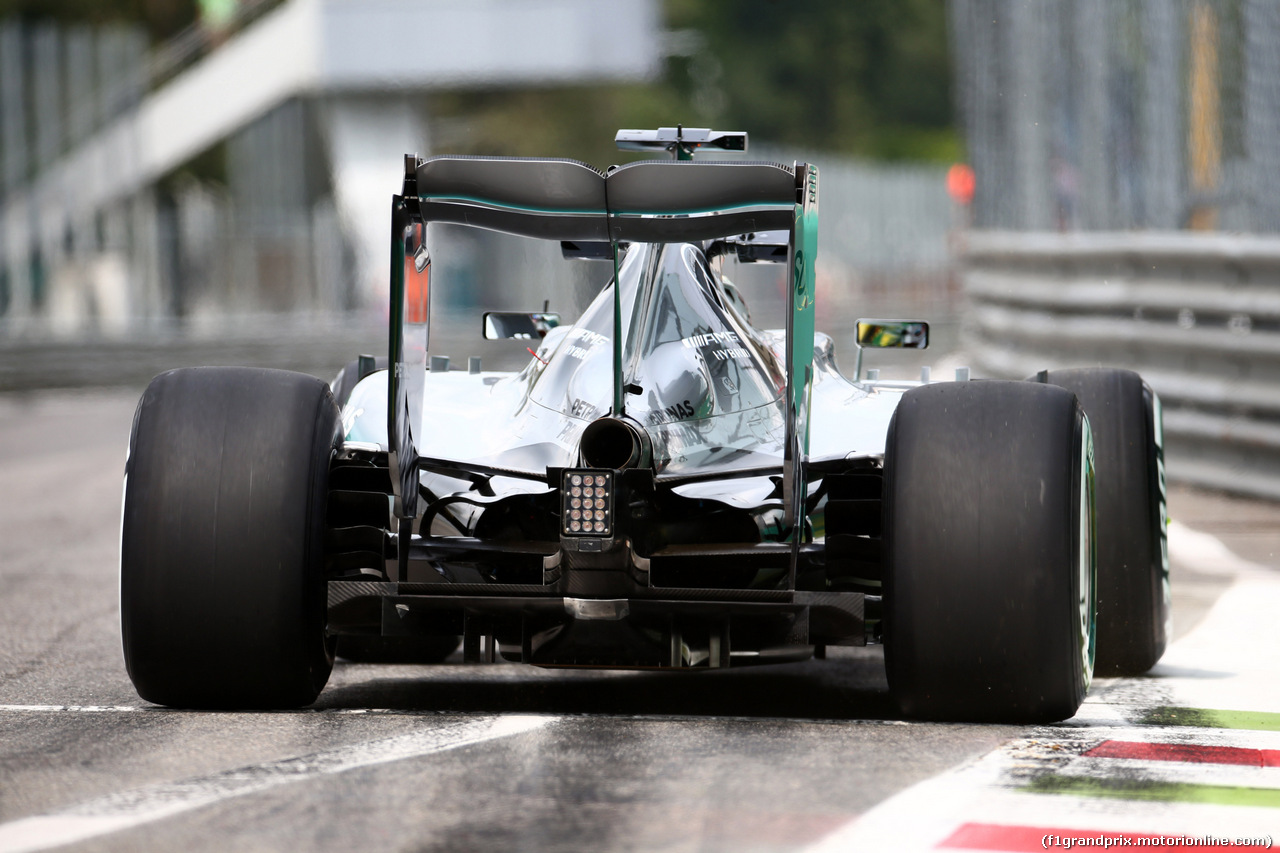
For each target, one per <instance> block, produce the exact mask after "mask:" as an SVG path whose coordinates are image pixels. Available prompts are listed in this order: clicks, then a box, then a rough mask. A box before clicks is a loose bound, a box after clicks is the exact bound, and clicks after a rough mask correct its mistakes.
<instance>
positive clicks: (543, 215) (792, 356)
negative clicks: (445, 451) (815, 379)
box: [387, 156, 818, 524]
mask: <svg viewBox="0 0 1280 853" xmlns="http://www.w3.org/2000/svg"><path fill="white" fill-rule="evenodd" d="M817 181H818V172H817V168H816V167H815V166H811V165H808V164H796V165H795V166H785V165H782V164H779V163H758V162H748V161H736V162H720V163H693V162H688V161H670V160H646V161H640V162H637V163H631V164H629V165H626V166H621V167H618V168H613V169H610V170H609V171H608V172H602V171H600V170H599V169H596V168H595V167H593V166H590V165H588V164H586V163H582V162H579V161H576V160H560V159H542V158H516V157H459V156H444V157H432V158H429V159H426V160H419V159H418V158H416V157H406V158H405V178H404V187H403V191H402V194H401V195H399V196H395V197H394V198H393V201H392V234H391V238H392V239H391V243H392V257H391V314H390V321H391V330H390V331H391V334H390V361H391V363H392V365H393V369H392V371H391V379H390V383H391V384H390V387H389V389H388V390H389V395H388V398H389V399H388V413H387V421H388V423H387V427H388V438H389V440H390V451H391V456H392V480H393V483H394V485H395V487H396V490H397V491H396V513H397V514H398V515H400V517H401V518H412V517H413V514H414V510H415V509H416V504H417V488H416V479H415V478H416V466H417V460H418V454H417V451H416V446H415V445H416V442H415V440H414V438H415V436H421V435H422V432H421V429H422V424H421V422H420V421H421V411H422V406H421V381H422V378H423V374H424V372H425V366H426V334H427V311H428V309H429V298H428V295H427V294H428V291H429V286H428V283H427V280H426V279H423V274H424V270H425V271H426V274H427V275H429V270H430V256H429V255H428V254H427V252H426V247H425V245H423V242H422V237H423V226H424V225H425V224H426V223H429V222H449V223H456V224H462V225H469V226H473V227H477V228H486V229H490V230H494V231H502V232H505V233H509V234H516V235H520V236H524V237H539V238H543V239H548V240H559V241H562V242H563V241H592V242H609V243H613V244H617V243H621V242H633V243H672V242H686V241H689V242H692V241H700V240H709V239H713V238H717V237H724V236H728V235H734V234H743V233H748V232H755V231H779V230H785V231H788V232H790V234H791V264H790V267H791V277H792V285H791V288H790V290H789V298H788V302H789V308H790V311H789V318H788V338H789V340H788V347H787V359H786V360H787V370H788V388H787V401H788V415H787V432H788V441H787V451H788V458H787V460H786V465H785V468H784V472H786V475H785V477H784V491H785V492H786V493H787V494H786V497H787V500H786V503H787V511H788V515H789V516H792V517H793V518H795V520H796V522H797V524H798V522H799V519H800V517H801V516H802V514H803V510H802V504H803V500H802V498H803V495H804V494H805V490H804V482H803V470H802V466H801V464H800V461H801V460H802V459H803V457H804V455H805V454H806V453H807V450H808V393H809V392H808V389H809V384H810V377H811V374H812V360H813V258H814V253H815V249H816V241H817ZM612 254H613V257H614V259H615V260H614V264H615V267H616V265H617V260H616V259H617V257H618V253H617V252H616V251H614V252H613V253H612ZM615 272H616V270H615ZM616 299H617V291H616V289H615V300H616ZM620 315H621V312H620V311H619V310H617V305H616V303H615V311H614V324H615V325H614V331H615V334H614V352H615V370H614V385H615V392H614V401H615V407H614V410H615V412H621V411H622V406H623V389H622V386H621V337H622V335H621V329H620V328H619V325H620ZM797 495H798V496H800V498H801V500H796V499H795V497H796V496H797Z"/></svg>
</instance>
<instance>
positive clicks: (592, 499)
mask: <svg viewBox="0 0 1280 853" xmlns="http://www.w3.org/2000/svg"><path fill="white" fill-rule="evenodd" d="M560 494H561V499H562V506H561V520H562V521H563V525H562V527H561V530H562V531H563V532H564V533H565V534H566V535H568V536H610V535H612V531H613V472H612V471H593V470H584V469H578V470H573V471H565V472H564V485H563V487H562V488H561V490H560Z"/></svg>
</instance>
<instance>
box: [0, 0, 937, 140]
mask: <svg viewBox="0 0 1280 853" xmlns="http://www.w3.org/2000/svg"><path fill="white" fill-rule="evenodd" d="M229 3H232V0H0V19H4V18H6V17H14V16H17V17H21V18H23V19H25V20H27V21H32V22H34V21H37V20H51V21H56V22H59V23H90V24H99V25H100V24H107V23H119V22H131V23H141V24H142V25H144V26H145V28H146V30H147V33H148V34H149V36H150V38H151V40H152V42H153V44H155V45H157V46H158V45H160V44H161V43H163V42H165V41H167V40H170V39H174V38H178V37H182V36H183V35H184V34H185V33H189V32H190V31H191V30H192V29H195V28H200V27H201V25H202V24H203V25H205V27H206V28H207V26H208V25H210V24H214V25H216V23H217V21H218V20H219V19H220V18H223V17H225V16H226V14H227V8H226V7H227V6H228V5H229ZM242 5H244V4H243V3H242ZM255 5H269V4H255ZM664 11H665V25H666V29H667V30H668V32H669V38H670V40H671V43H670V44H669V45H668V46H667V49H668V53H669V54H670V55H669V56H668V57H667V59H666V61H665V69H664V73H663V74H662V75H661V77H660V78H659V79H658V80H656V81H653V82H650V83H644V84H626V85H616V84H615V85H594V86H584V85H575V86H559V87H551V88H534V89H520V90H513V89H510V88H506V89H504V90H501V91H499V90H474V89H473V90H460V91H459V90H454V91H449V92H447V93H438V94H435V95H433V96H431V97H432V100H433V103H432V105H431V113H432V115H433V116H435V117H436V120H437V122H439V124H438V125H437V126H438V128H439V129H440V130H441V131H442V132H441V134H440V135H439V136H438V137H437V138H436V139H435V140H434V142H435V146H434V147H435V148H436V150H437V151H452V152H455V153H468V154H506V155H546V154H550V153H555V154H559V155H562V156H572V157H577V158H580V159H583V160H586V161H588V162H592V163H596V164H600V165H606V164H608V163H612V162H616V161H618V160H619V159H625V157H626V155H621V154H620V153H619V152H618V151H617V150H616V149H615V148H614V146H613V142H612V140H613V134H614V132H615V131H616V130H617V129H618V128H619V127H657V126H659V125H673V124H675V123H677V122H680V123H683V124H685V125H687V126H695V127H704V126H710V127H717V128H725V129H741V130H747V131H749V132H750V133H751V135H752V139H753V141H757V142H767V143H769V144H771V145H774V146H782V147H786V148H790V149H794V148H800V149H805V150H817V151H823V152H831V153H837V154H844V155H849V156H854V157H858V158H864V159H874V160H886V161H902V160H909V161H916V162H919V161H929V162H939V163H945V162H954V161H955V160H957V159H960V154H961V150H962V146H961V142H960V134H959V133H958V132H957V129H956V122H955V114H954V113H955V110H954V106H953V98H952V93H951V70H950V69H951V61H950V57H949V55H948V44H947V18H946V3H945V0H859V2H857V3H851V2H848V0H665V2H664ZM626 36H627V34H626V33H625V32H620V33H618V38H626ZM197 165H198V164H197Z"/></svg>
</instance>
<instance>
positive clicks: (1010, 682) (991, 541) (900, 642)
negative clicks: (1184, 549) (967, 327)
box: [884, 382, 1094, 723]
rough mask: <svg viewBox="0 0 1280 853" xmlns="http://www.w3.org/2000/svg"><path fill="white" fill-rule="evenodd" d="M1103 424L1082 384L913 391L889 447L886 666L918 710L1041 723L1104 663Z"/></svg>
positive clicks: (899, 695) (1068, 708)
mask: <svg viewBox="0 0 1280 853" xmlns="http://www.w3.org/2000/svg"><path fill="white" fill-rule="evenodd" d="M1091 453H1092V450H1091V442H1090V436H1089V425H1088V421H1087V420H1086V419H1085V417H1084V414H1083V412H1082V410H1081V409H1080V406H1079V404H1078V403H1077V401H1076V399H1075V395H1073V394H1072V393H1071V392H1069V391H1065V390H1063V389H1060V388H1055V387H1053V386H1047V385H1035V384H1031V383H1026V382H953V383H938V384H935V385H925V386H920V387H918V388H914V389H912V390H910V391H908V392H907V393H906V394H905V395H903V398H902V401H901V403H900V404H899V406H898V408H897V411H896V412H895V414H894V416H893V420H892V421H891V422H890V425H889V433H888V442H887V446H886V452H885V464H884V470H885V483H884V512H885V521H884V535H885V545H886V559H885V571H884V618H885V633H884V643H885V665H886V669H887V673H888V677H889V688H890V692H891V693H892V695H893V698H894V700H895V701H896V702H897V704H898V707H899V709H900V710H901V711H902V712H903V714H905V715H907V716H909V717H917V718H924V719H936V720H976V721H987V722H1016V723H1028V722H1031V723H1039V722H1049V721H1054V720H1062V719H1066V718H1068V717H1070V716H1072V715H1073V714H1075V712H1076V710H1077V709H1078V708H1079V707H1080V703H1081V702H1082V701H1083V700H1084V696H1085V693H1086V692H1087V691H1088V689H1089V683H1090V680H1091V677H1092V668H1093V638H1094V622H1093V615H1094V600H1093V577H1094V558H1093V547H1092V541H1091V536H1092V523H1091V519H1092V482H1091V481H1092V459H1091Z"/></svg>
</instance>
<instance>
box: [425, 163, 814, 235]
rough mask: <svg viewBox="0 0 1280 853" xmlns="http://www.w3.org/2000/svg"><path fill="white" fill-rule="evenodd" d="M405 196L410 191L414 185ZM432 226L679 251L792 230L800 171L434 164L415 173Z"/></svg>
mask: <svg viewBox="0 0 1280 853" xmlns="http://www.w3.org/2000/svg"><path fill="white" fill-rule="evenodd" d="M406 189H410V188H408V187H406ZM412 190H413V192H414V193H415V196H416V197H415V198H412V199H411V198H410V197H408V196H406V197H405V199H406V203H408V204H413V203H414V202H416V204H417V206H418V212H419V215H420V216H421V218H422V220H423V221H424V222H453V223H458V224H462V225H471V226H474V227H477V228H488V229H490V230H494V231H503V232H506V233H509V234H519V235H521V236H524V237H542V238H545V239H549V240H562V241H563V240H572V241H610V242H633V243H675V242H684V241H692V240H707V239H711V238H713V237H723V236H726V235H729V234H741V233H745V232H748V231H769V230H780V229H788V228H790V227H791V223H792V220H793V218H794V208H795V203H796V170H795V169H794V168H792V167H789V166H783V165H781V164H778V163H751V162H734V163H691V162H680V161H673V160H644V161H641V162H638V163H631V164H629V165H626V166H621V167H619V168H617V169H612V170H610V171H609V172H608V173H605V172H601V171H600V170H598V169H596V168H595V167H593V166H589V165H587V164H586V163H580V162H578V161H576V160H549V159H525V158H514V157H512V158H503V157H432V158H431V159H429V160H424V161H422V162H420V163H418V165H417V167H416V169H415V170H414V175H413V186H412Z"/></svg>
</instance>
